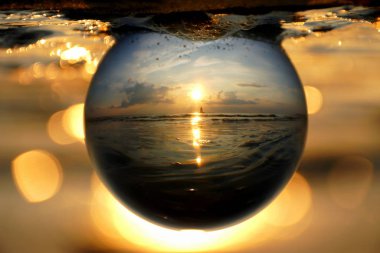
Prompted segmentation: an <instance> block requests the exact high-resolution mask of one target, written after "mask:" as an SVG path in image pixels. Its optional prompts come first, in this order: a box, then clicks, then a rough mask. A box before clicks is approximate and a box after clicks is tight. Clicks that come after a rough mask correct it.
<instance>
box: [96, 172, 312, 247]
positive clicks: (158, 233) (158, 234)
mask: <svg viewBox="0 0 380 253" xmlns="http://www.w3.org/2000/svg"><path fill="white" fill-rule="evenodd" d="M92 189H93V193H94V195H93V202H92V210H91V214H92V218H93V222H94V223H95V226H96V228H97V230H98V231H99V233H100V236H101V238H102V239H103V240H105V243H106V244H108V245H112V246H113V247H118V248H120V247H121V248H122V247H125V245H126V244H125V242H124V241H123V240H125V241H128V242H131V243H133V244H135V245H136V247H138V248H139V249H140V250H153V251H161V252H196V251H204V252H207V251H212V250H218V249H223V250H226V251H232V250H234V251H242V252H247V249H252V248H255V247H257V246H259V245H260V244H262V243H263V242H265V241H267V240H269V239H270V240H272V241H275V240H276V239H277V238H281V239H283V238H286V237H287V236H288V234H289V232H291V231H292V230H291V229H293V228H297V226H296V225H297V222H299V221H301V220H302V219H303V218H304V216H305V215H306V214H307V212H308V210H309V208H310V205H311V190H310V187H309V185H308V183H307V181H306V180H305V179H304V178H303V177H302V176H301V175H300V174H296V175H295V176H294V177H293V179H292V180H291V181H290V183H289V184H288V186H287V187H286V189H285V191H286V197H284V195H283V194H281V195H280V196H279V197H278V198H276V199H275V200H274V202H273V203H272V204H270V205H269V206H268V207H267V208H265V209H264V210H263V211H261V212H260V213H258V214H256V215H255V216H254V217H252V218H250V219H247V220H245V221H243V222H241V223H239V224H237V225H234V226H230V227H227V228H224V229H220V230H215V231H199V230H182V231H178V230H171V229H168V228H164V227H160V226H158V225H155V224H152V223H150V222H148V221H146V220H144V219H142V218H140V217H139V216H137V215H136V214H134V213H132V212H131V211H130V210H128V209H127V208H125V207H124V206H123V205H122V204H121V203H119V202H118V201H117V200H116V199H115V198H114V197H113V196H112V194H111V193H110V192H109V191H108V190H107V189H106V187H105V186H104V185H103V184H102V183H101V181H100V180H99V178H98V177H97V176H96V174H94V176H93V179H92ZM285 198H286V199H285ZM286 200H289V202H286ZM298 209H300V210H298ZM283 211H284V213H283ZM273 215H275V217H273ZM287 218H289V221H287ZM273 224H275V225H273ZM302 231H303V230H302ZM302 231H301V232H302ZM298 234H299V233H298ZM298 234H297V235H298ZM282 235H285V236H282ZM135 250H136V249H135ZM136 251H139V250H138V249H137V250H136Z"/></svg>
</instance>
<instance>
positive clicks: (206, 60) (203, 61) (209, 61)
mask: <svg viewBox="0 0 380 253" xmlns="http://www.w3.org/2000/svg"><path fill="white" fill-rule="evenodd" d="M222 62H223V61H221V60H220V59H217V58H210V57H206V56H201V57H199V58H198V59H196V60H195V61H194V64H193V66H194V67H207V66H210V65H214V64H218V63H222Z"/></svg>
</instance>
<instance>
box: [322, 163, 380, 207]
mask: <svg viewBox="0 0 380 253" xmlns="http://www.w3.org/2000/svg"><path fill="white" fill-rule="evenodd" d="M373 170H374V168H373V164H372V163H371V162H370V161H369V160H368V159H366V158H364V157H361V156H350V157H345V158H343V159H341V160H339V161H338V162H337V163H336V164H335V166H334V167H333V168H332V170H331V172H330V174H329V177H328V186H329V191H330V196H331V198H332V199H333V200H334V202H335V203H336V204H337V205H338V206H340V207H342V208H345V209H354V208H357V207H359V206H360V205H361V204H362V203H363V201H364V199H365V197H366V196H367V194H368V191H369V188H370V186H371V183H372V180H373Z"/></svg>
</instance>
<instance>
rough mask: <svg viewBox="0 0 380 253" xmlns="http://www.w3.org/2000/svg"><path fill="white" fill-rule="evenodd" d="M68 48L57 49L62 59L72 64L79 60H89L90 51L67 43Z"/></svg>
mask: <svg viewBox="0 0 380 253" xmlns="http://www.w3.org/2000/svg"><path fill="white" fill-rule="evenodd" d="M67 46H68V47H69V48H68V49H66V50H64V51H62V52H61V51H58V55H59V56H60V57H61V59H62V60H64V61H68V62H69V63H70V64H74V63H77V62H81V61H91V53H90V51H88V50H87V49H86V48H84V47H80V46H74V47H70V46H71V45H67Z"/></svg>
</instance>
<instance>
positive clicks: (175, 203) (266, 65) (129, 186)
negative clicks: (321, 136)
mask: <svg viewBox="0 0 380 253" xmlns="http://www.w3.org/2000/svg"><path fill="white" fill-rule="evenodd" d="M306 126H307V114H306V106H305V98H304V93H303V89H302V86H301V83H300V81H299V78H298V76H297V74H296V72H295V70H294V68H293V66H292V64H291V63H290V61H289V59H288V58H287V56H286V55H285V54H284V52H283V51H282V49H281V48H280V47H279V46H278V45H276V44H274V43H270V42H264V41H259V40H255V39H252V38H245V37H241V36H225V37H223V38H219V39H215V40H191V39H186V38H181V37H178V36H175V35H171V34H168V33H160V32H154V31H136V32H131V33H129V34H128V36H126V37H125V38H123V39H121V40H120V41H119V42H118V43H117V44H116V45H115V46H114V47H113V48H112V49H111V50H110V51H109V52H108V54H107V55H106V56H105V58H104V59H103V61H102V62H101V64H100V66H99V68H98V71H97V73H96V74H95V76H94V78H93V81H92V84H91V87H90V89H89V93H88V96H87V100H86V105H85V128H86V143H87V148H88V151H89V154H90V157H91V158H92V160H93V161H94V163H95V165H96V167H97V169H98V172H99V173H100V175H101V177H102V178H103V180H104V181H105V182H106V184H107V185H108V187H109V188H110V190H111V191H112V192H113V193H114V194H115V195H116V196H117V197H118V199H120V200H121V201H122V202H123V203H125V205H126V206H127V207H128V208H129V209H130V210H132V211H133V212H135V213H136V214H138V215H140V216H142V217H144V218H145V219H147V220H150V221H152V222H154V223H158V224H160V225H163V226H167V227H171V228H176V229H216V228H221V227H224V226H227V225H232V224H234V223H237V222H240V221H242V220H244V219H247V218H249V217H251V216H252V215H254V214H255V213H256V212H258V211H259V210H260V209H262V208H263V207H264V206H265V205H266V204H268V203H269V201H270V200H271V199H273V198H274V197H275V196H276V194H277V193H278V192H279V191H280V190H281V189H282V188H283V187H284V186H285V184H286V183H287V182H288V181H289V179H290V178H291V176H292V175H293V173H294V171H295V169H296V166H297V164H298V161H299V159H300V156H301V153H302V149H303V146H304V140H305V133H306Z"/></svg>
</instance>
